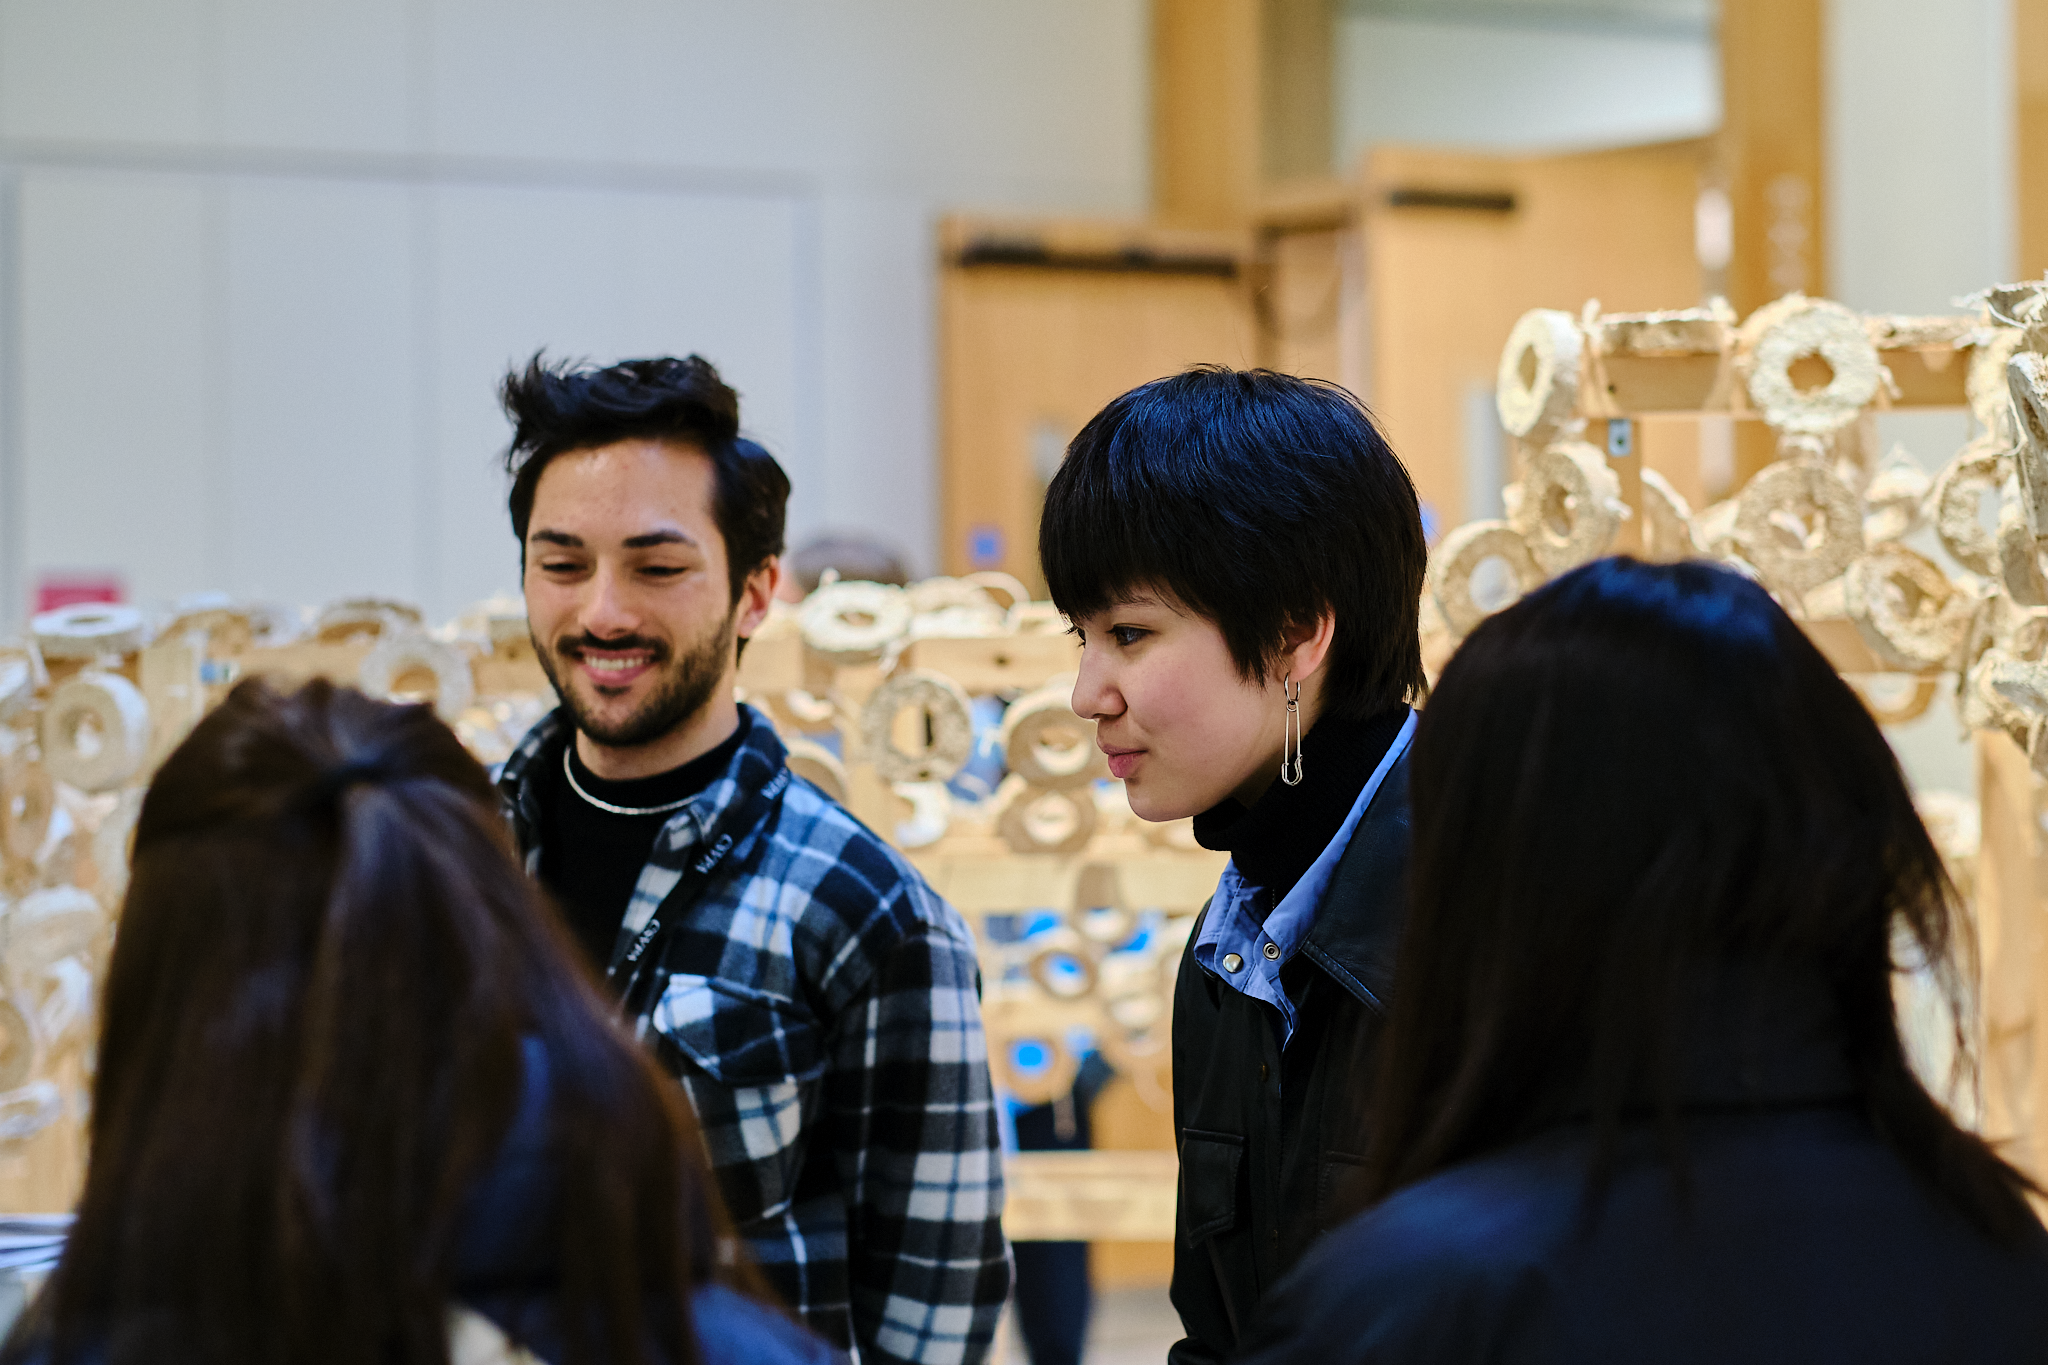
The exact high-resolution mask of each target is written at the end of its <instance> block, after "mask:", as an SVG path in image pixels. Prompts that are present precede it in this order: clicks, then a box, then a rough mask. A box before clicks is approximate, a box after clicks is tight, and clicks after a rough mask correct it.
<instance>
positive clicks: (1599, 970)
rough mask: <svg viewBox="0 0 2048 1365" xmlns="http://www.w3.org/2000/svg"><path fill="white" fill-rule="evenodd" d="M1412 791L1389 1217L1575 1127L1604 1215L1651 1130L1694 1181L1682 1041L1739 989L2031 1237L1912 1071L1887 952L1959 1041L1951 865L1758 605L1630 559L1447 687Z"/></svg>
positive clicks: (1854, 708)
mask: <svg viewBox="0 0 2048 1365" xmlns="http://www.w3.org/2000/svg"><path fill="white" fill-rule="evenodd" d="M1412 783H1413V801H1414V822H1415V823H1414V833H1415V846H1414V862H1413V866H1412V877H1413V883H1412V889H1411V899H1410V919H1409V923H1408V927H1407V931H1406V935H1405V937H1404V939H1403V942H1402V948H1401V967H1400V972H1399V974H1398V979H1397V983H1396V987H1395V999H1394V1003H1393V1008H1392V1015H1391V1018H1390V1021H1389V1026H1388V1033H1387V1036H1386V1044H1385V1046H1386V1050H1385V1052H1384V1053H1383V1054H1382V1056H1383V1062H1382V1066H1381V1069H1380V1073H1379V1078H1378V1092H1377V1100H1376V1108H1375V1126H1374V1132H1373V1135H1372V1141H1371V1145H1370V1148H1369V1171H1368V1185H1369V1187H1370V1190H1371V1193H1372V1197H1374V1198H1378V1197H1383V1196H1384V1195H1386V1194H1388V1193H1390V1192H1392V1191H1393V1190H1394V1189H1396V1188H1398V1187H1400V1186H1402V1185H1405V1184H1408V1183H1410V1182H1412V1181H1414V1180H1418V1179H1421V1178H1422V1177H1424V1176H1427V1175H1429V1174H1431V1173H1433V1172H1435V1171H1438V1170H1440V1169H1442V1168H1444V1167H1445V1166H1448V1165H1450V1164H1452V1163H1454V1162H1457V1161H1460V1160H1463V1159H1465V1158H1467V1157H1471V1156H1474V1155H1477V1154H1479V1153H1481V1152H1484V1151H1487V1150H1489V1149H1492V1148H1495V1147H1498V1146H1501V1145H1504V1144H1506V1143H1509V1142H1512V1141H1515V1140H1517V1139H1519V1138H1521V1137H1524V1136H1527V1135H1529V1134H1531V1133H1533V1132H1534V1131H1536V1130H1537V1129H1539V1128H1542V1127H1544V1126H1546V1125H1548V1124H1550V1123H1553V1122H1555V1121H1557V1120H1558V1119H1559V1118H1560V1117H1563V1116H1564V1115H1565V1114H1566V1113H1568V1112H1570V1113H1578V1114H1585V1115H1589V1116H1590V1118H1591V1119H1592V1121H1593V1125H1594V1128H1593V1131H1594V1133H1595V1134H1596V1135H1597V1141H1596V1143H1595V1148H1594V1150H1595V1160H1594V1167H1593V1172H1592V1174H1593V1177H1594V1180H1593V1184H1592V1185H1591V1186H1590V1187H1589V1188H1590V1189H1593V1190H1595V1191H1597V1190H1598V1189H1599V1188H1600V1187H1601V1185H1602V1183H1603V1181H1604V1179H1605V1172H1606V1169H1607V1167H1606V1163H1608V1162H1609V1161H1611V1159H1612V1157H1613V1155H1614V1152H1615V1150H1616V1142H1617V1139H1618V1136H1619V1132H1620V1128H1621V1125H1622V1123H1623V1122H1624V1120H1625V1119H1627V1118H1631V1117H1634V1116H1636V1115H1638V1114H1643V1113H1649V1114H1655V1115H1656V1116H1658V1118H1659V1123H1658V1129H1659V1131H1660V1132H1661V1134H1662V1143H1663V1147H1664V1150H1665V1151H1666V1152H1667V1154H1668V1155H1670V1156H1671V1157H1673V1158H1674V1159H1676V1160H1677V1165H1678V1169H1679V1170H1681V1171H1682V1170H1683V1162H1682V1132H1681V1129H1680V1127H1679V1120H1678V1116H1677V1100H1678V1079H1677V1078H1678V1074H1679V1072H1680V1070H1681V1068H1682V1064H1683V1063H1682V1054H1683V1052H1684V1049H1685V1047H1686V1040H1685V1038H1684V1036H1683V1035H1684V1034H1685V1031H1686V1030H1687V1028H1688V1027H1689V1026H1696V1025H1689V1020H1695V1019H1696V1015H1697V1012H1698V1010H1699V1002H1700V999H1701V995H1700V989H1699V988H1700V986H1701V984H1702V982H1703V981H1705V980H1707V979H1710V978H1712V977H1713V976H1714V975H1715V974H1716V973H1725V972H1726V971H1728V970H1729V969H1735V970H1737V971H1738V972H1740V973H1747V974H1751V975H1764V976H1768V975H1772V974H1777V975H1779V976H1781V977H1791V978H1794V979H1799V980H1805V981H1809V982H1814V983H1816V984H1817V985H1818V986H1819V988H1820V991H1821V992H1822V993H1824V994H1825V996H1826V998H1827V1000H1828V1001H1829V1003H1830V1004H1831V1005H1832V1009H1833V1011H1834V1014H1835V1023H1836V1025H1837V1027H1838V1028H1839V1031H1840V1034H1841V1036H1842V1038H1843V1040H1844V1042H1845V1044H1846V1048H1847V1054H1848V1063H1849V1066H1850V1069H1851V1071H1852V1072H1853V1074H1854V1077H1855V1082H1856V1086H1857V1089H1858V1091H1859V1093H1860V1096H1861V1103H1862V1105H1863V1106H1864V1108H1865V1110H1866V1112H1867V1113H1868V1115H1869V1117H1870V1118H1871V1120H1872V1121H1873V1124H1874V1126H1875V1127H1876V1129H1877V1130H1878V1132H1879V1133H1880V1134H1881V1135H1882V1136H1883V1138H1884V1140H1885V1141H1887V1142H1888V1143H1889V1144H1890V1145H1891V1146H1892V1147H1893V1148H1894V1149H1895V1150H1896V1151H1897V1152H1898V1153H1899V1155H1900V1156H1901V1157H1902V1158H1903V1159H1904V1160H1905V1161H1906V1162H1907V1164H1908V1165H1909V1166H1911V1167H1912V1168H1913V1169H1914V1170H1915V1171H1916V1172H1917V1173H1919V1175H1920V1176H1922V1177H1923V1178H1924V1179H1925V1180H1926V1181H1927V1182H1928V1183H1929V1185H1930V1186H1931V1187H1933V1188H1935V1189H1937V1190H1938V1191H1939V1192H1940V1193H1941V1194H1942V1195H1943V1196H1944V1197H1946V1199H1947V1200H1948V1201H1949V1202H1951V1203H1952V1204H1954V1205H1955V1206H1956V1207H1957V1208H1958V1209H1959V1210H1960V1211H1962V1212H1963V1213H1964V1214H1965V1215H1966V1216H1968V1217H1970V1218H1971V1219H1972V1220H1973V1221H1975V1222H1976V1223H1977V1225H1978V1226H1980V1227H1982V1228H1984V1229H1985V1230H1986V1231H1987V1232H1990V1233H1992V1234H1993V1235H1998V1236H2010V1235H2017V1232H2018V1230H2020V1229H2022V1228H2025V1227H2027V1226H2028V1225H2029V1224H2030V1223H2031V1221H2032V1214H2031V1213H2030V1211H2029V1210H2028V1209H2027V1207H2026V1204H2025V1200H2024V1197H2023V1193H2022V1192H2023V1191H2024V1190H2025V1189H2026V1188H2027V1185H2026V1181H2025V1179H2024V1178H2023V1177H2022V1176H2021V1175H2019V1174H2018V1173H2017V1172H2016V1171H2014V1170H2013V1169H2012V1168H2011V1167H2010V1166H2008V1165H2007V1164H2005V1163H2004V1162H2003V1161H2001V1160H2000V1159H1999V1158H1998V1157H1997V1156H1996V1155H1995V1154H1994V1153H1993V1152H1992V1151H1991V1150H1990V1148H1989V1147H1987V1146H1986V1145H1985V1144H1984V1143H1983V1142H1982V1141H1981V1140H1980V1139H1978V1138H1976V1137H1974V1136H1972V1135H1970V1134H1968V1133H1966V1132H1964V1131H1962V1130H1961V1129H1960V1128H1958V1127H1957V1126H1956V1125H1955V1124H1954V1123H1953V1122H1952V1121H1951V1120H1950V1119H1949V1117H1948V1116H1947V1114H1945V1113H1944V1112H1943V1111H1942V1109H1941V1108H1940V1106H1939V1105H1938V1104H1937V1103H1936V1102H1935V1101H1934V1099H1933V1098H1932V1097H1931V1096H1930V1095H1929V1094H1928V1092H1927V1090H1926V1089H1925V1088H1924V1087H1923V1086H1922V1085H1921V1084H1920V1082H1919V1081H1918V1080H1917V1079H1916V1078H1915V1077H1914V1075H1913V1073H1912V1071H1911V1070H1910V1069H1909V1067H1908V1064H1907V1060H1906V1056H1905V1052H1904V1049H1903V1047H1902V1045H1901V1042H1900V1037H1899V1031H1898V1025H1897V1019H1896V1016H1895V1013H1894V1009H1893V1003H1892V982H1893V976H1894V973H1895V972H1896V971H1897V970H1898V965H1895V962H1894V958H1893V953H1894V949H1895V945H1897V946H1902V947H1903V946H1909V947H1910V951H1909V956H1910V957H1911V958H1915V959H1918V960H1919V961H1921V962H1925V963H1933V964H1941V966H1942V969H1943V971H1944V973H1945V975H1946V978H1947V984H1948V986H1949V987H1950V1000H1951V1004H1952V1005H1953V1006H1955V1007H1956V1008H1957V1010H1958V1014H1957V1018H1958V1020H1959V1021H1960V1019H1961V1017H1962V1016H1961V1013H1960V1010H1961V1000H1962V995H1961V991H1960V988H1959V985H1958V982H1959V980H1960V977H1959V975H1958V974H1957V971H1956V968H1955V964H1956V961H1957V956H1958V952H1957V949H1958V944H1959V941H1960V938H1961V933H1960V929H1959V925H1960V920H1959V918H1958V914H1957V907H1956V902H1955V892H1954V889H1953V887H1952V886H1951V884H1950V882H1949V879H1948V877H1947V875H1946V873H1945V871H1944V870H1943V867H1942V864H1941V859H1940V855H1939V854H1938V853H1937V852H1936V851H1935V849H1934V846H1933V844H1932V842H1931V841H1930V839H1929V838H1928V835H1927V831H1926V829H1925V828H1924V826H1923V825H1922V824H1921V822H1920V819H1919V817H1918V815H1917V814H1916V812H1915V810H1914V808H1913V803H1912V799H1911V797H1910V796H1909V795H1908V793H1907V790H1906V785H1905V782H1904V780H1903V778H1902V777H1901V775H1900V773H1899V768H1898V764H1897V762H1896V760H1895V759H1894V758H1893V756H1892V753H1891V750H1890V749H1889V747H1888V746H1887V745H1886V744H1885V741H1884V737H1883V735H1882V734H1881V733H1880V732H1879V730H1878V728H1877V725H1876V724H1875V723H1874V722H1873V721H1872V719H1871V718H1870V716H1869V714H1868V713H1867V712H1866V711H1865V709H1864V707H1863V706H1862V704H1861V703H1860V702H1859V701H1858V699H1857V697H1856V695H1855V693H1854V692H1853V691H1852V690H1851V689H1850V688H1849V686H1848V685H1847V684H1846V683H1844V682H1843V681H1842V679H1841V678H1840V677H1839V676H1837V675H1836V673H1835V671H1834V670H1833V668H1831V667H1830V666H1829V664H1828V662H1827V660H1826V659H1825V658H1824V657H1823V656H1822V655H1821V654H1820V652H1819V651H1818V650H1817V649H1815V648H1814V646H1813V645H1812V643H1811V642H1809V641H1808V640H1807V638H1806V637H1805V635H1804V634H1803V633H1802V632H1801V631H1800V629H1799V627H1798V626H1797V625H1795V624H1794V623H1793V622H1792V621H1791V620H1790V618H1788V617H1787V616H1786V614H1785V613H1784V612H1783V611H1782V610H1780V609H1779V607H1778V606H1777V604H1776V603H1775V602H1773V601H1772V600H1771V599H1770V597H1769V595H1768V594H1766V593H1765V592H1764V590H1763V589H1762V588H1760V587H1758V586H1757V585H1756V584H1754V583H1752V582H1750V581H1748V580H1746V579H1744V578H1742V577H1741V576H1739V575H1737V574H1734V573H1731V572H1728V571H1726V570H1723V569H1719V568H1715V567H1712V566H1710V565H1706V564H1701V563H1687V564H1672V565H1646V564H1641V563H1637V562H1635V561H1633V560H1627V559H1613V560H1603V561H1600V562H1597V563H1594V564H1590V565H1587V566H1586V567H1584V568H1581V569H1578V570H1575V571H1574V572H1572V573H1569V574H1566V575H1565V576H1563V577H1562V578H1560V579H1558V580H1557V581H1556V582H1554V583H1551V584H1550V585H1548V586H1546V587H1544V588H1542V589H1540V590H1538V591H1537V592H1535V593H1532V594H1530V595H1529V596H1528V597H1526V598H1524V599H1523V600H1522V601H1520V602H1519V603H1517V604H1515V605H1514V606H1512V607H1510V608H1508V609H1507V610H1505V611H1503V612H1501V613H1500V614H1498V615H1497V616H1494V617H1493V618H1491V619H1490V620H1488V621H1487V622H1485V623H1484V624H1483V625H1481V626H1480V627H1479V628H1478V629H1477V630H1475V631H1474V632H1473V633H1472V635H1471V637H1470V638H1469V639H1467V640H1466V641H1465V643H1464V645H1463V646H1462V648H1460V650H1459V651H1458V653H1457V654H1456V655H1455V656H1454V657H1453V658H1452V660H1451V662H1450V663H1449V665H1448V666H1447V667H1446V668H1445V670H1444V672H1443V676H1442V678H1441V680H1440V681H1439V683H1438V685H1437V688H1436V690H1435V692H1434V693H1433V694H1432V695H1431V698H1430V701H1429V705H1428V707H1427V708H1426V709H1425V710H1424V712H1423V715H1422V722H1421V726H1420V728H1419V730H1418V732H1417V734H1416V739H1415V749H1414V759H1413V768H1412ZM1730 1031H1731V1034H1732V1033H1733V1031H1734V1023H1733V1021H1730ZM1961 1036H1962V1028H1961V1025H1960V1022H1959V1023H1958V1028H1957V1038H1958V1042H1959V1043H1960V1041H1961ZM1695 1041H1697V1040H1695Z"/></svg>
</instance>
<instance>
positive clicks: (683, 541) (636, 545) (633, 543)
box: [625, 530, 702, 550]
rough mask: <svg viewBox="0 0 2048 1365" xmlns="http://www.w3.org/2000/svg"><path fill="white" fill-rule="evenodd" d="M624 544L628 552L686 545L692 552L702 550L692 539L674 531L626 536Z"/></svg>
mask: <svg viewBox="0 0 2048 1365" xmlns="http://www.w3.org/2000/svg"><path fill="white" fill-rule="evenodd" d="M625 543H626V548H627V549H629V550H651V549H653V548H654V547H655V546H657V545H687V546H689V547H690V548H691V549H693V550H696V549H701V548H702V547H701V546H699V545H698V544H697V542H696V541H695V540H694V539H692V538H691V537H689V536H686V535H684V534H683V533H682V532H681V531H676V530H663V531H649V532H647V534H645V535H639V536H627V537H626V542H625Z"/></svg>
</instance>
